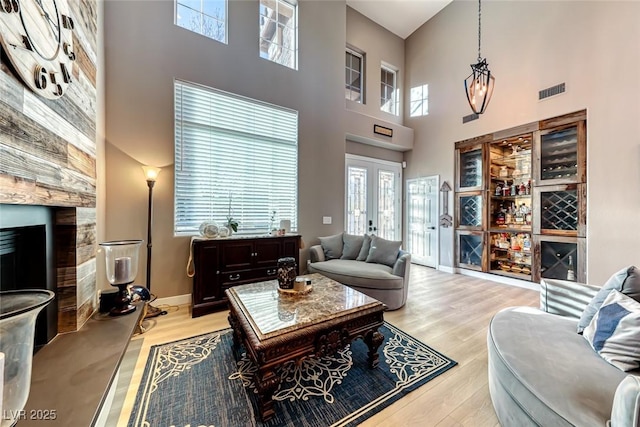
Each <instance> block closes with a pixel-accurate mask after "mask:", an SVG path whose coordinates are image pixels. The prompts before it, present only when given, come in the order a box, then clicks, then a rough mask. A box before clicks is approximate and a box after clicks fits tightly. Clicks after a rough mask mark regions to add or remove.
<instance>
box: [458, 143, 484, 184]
mask: <svg viewBox="0 0 640 427" xmlns="http://www.w3.org/2000/svg"><path fill="white" fill-rule="evenodd" d="M456 151H457V154H458V156H457V159H456V160H457V162H458V164H457V171H458V173H457V176H456V191H473V190H482V189H483V180H482V156H483V155H482V153H483V151H482V145H476V146H472V147H465V148H459V149H457V150H456Z"/></svg>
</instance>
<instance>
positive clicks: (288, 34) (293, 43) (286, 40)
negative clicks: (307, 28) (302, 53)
mask: <svg viewBox="0 0 640 427" xmlns="http://www.w3.org/2000/svg"><path fill="white" fill-rule="evenodd" d="M297 15H298V6H297V2H296V1H294V0H290V1H285V0H260V57H261V58H265V59H268V60H270V61H273V62H276V63H278V64H281V65H284V66H287V67H289V68H293V69H294V70H297V69H298V16H297Z"/></svg>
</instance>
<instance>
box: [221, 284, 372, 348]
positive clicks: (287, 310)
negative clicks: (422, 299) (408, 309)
mask: <svg viewBox="0 0 640 427" xmlns="http://www.w3.org/2000/svg"><path fill="white" fill-rule="evenodd" d="M298 277H303V278H307V279H310V280H311V286H312V287H313V289H312V290H311V292H309V293H306V294H290V293H282V292H279V291H278V281H277V280H269V281H266V282H258V283H250V284H247V285H240V286H234V287H233V288H230V289H229V292H230V293H231V294H232V295H234V297H235V298H236V299H237V300H238V301H240V302H241V303H242V305H243V306H244V307H242V309H243V311H244V313H245V315H246V317H247V319H248V320H249V322H250V323H251V326H252V327H253V330H254V331H255V333H256V335H257V336H258V338H259V339H260V340H264V339H268V338H273V337H276V336H278V335H282V334H285V333H288V332H291V331H294V330H297V329H301V328H305V327H308V326H312V325H314V324H317V323H321V322H325V321H328V320H331V319H334V318H337V317H342V316H347V315H349V314H350V313H355V312H360V311H362V310H366V309H367V308H376V307H378V306H381V305H382V303H381V302H380V301H378V300H376V299H373V298H371V297H369V296H367V295H365V294H363V293H362V292H358V291H356V290H355V289H352V288H350V287H348V286H345V285H343V284H341V283H338V282H336V281H335V280H332V279H329V278H327V277H325V276H322V275H321V274H318V273H314V274H307V275H304V276H298Z"/></svg>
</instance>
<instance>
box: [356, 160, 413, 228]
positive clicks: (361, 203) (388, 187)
mask: <svg viewBox="0 0 640 427" xmlns="http://www.w3.org/2000/svg"><path fill="white" fill-rule="evenodd" d="M345 183H346V187H347V188H346V191H345V195H346V203H345V207H346V214H345V231H346V232H347V233H349V234H360V235H361V234H375V235H376V236H380V237H382V238H383V239H387V240H400V239H401V238H402V166H401V164H400V163H395V162H388V161H384V160H378V159H372V158H368V157H361V156H355V155H351V154H347V156H346V179H345Z"/></svg>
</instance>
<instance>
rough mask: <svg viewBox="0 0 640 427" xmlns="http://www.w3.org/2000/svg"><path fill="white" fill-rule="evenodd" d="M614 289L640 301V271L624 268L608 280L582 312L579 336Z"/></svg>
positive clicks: (578, 329)
mask: <svg viewBox="0 0 640 427" xmlns="http://www.w3.org/2000/svg"><path fill="white" fill-rule="evenodd" d="M612 289H615V290H616V291H620V292H622V293H623V294H625V295H628V296H630V297H631V298H633V299H634V300H636V301H640V270H638V269H637V268H636V267H634V266H630V267H626V268H623V269H622V270H620V271H618V272H617V273H615V274H614V275H613V276H611V277H610V278H609V280H607V283H605V284H604V286H603V287H602V289H600V291H598V293H597V294H596V296H595V297H593V299H592V300H591V302H590V303H589V305H587V307H586V308H585V309H584V311H583V312H582V316H580V321H579V322H578V327H577V331H578V333H579V334H581V333H582V331H584V328H586V327H587V325H588V324H589V323H590V322H591V319H593V316H595V314H596V312H597V311H598V309H599V308H600V306H601V305H602V303H603V302H604V300H605V298H606V297H607V295H609V292H611V290H612Z"/></svg>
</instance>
